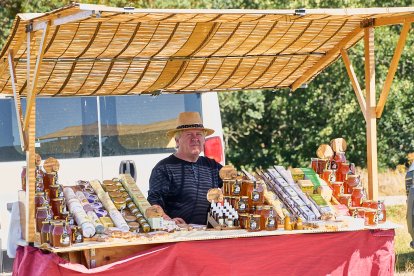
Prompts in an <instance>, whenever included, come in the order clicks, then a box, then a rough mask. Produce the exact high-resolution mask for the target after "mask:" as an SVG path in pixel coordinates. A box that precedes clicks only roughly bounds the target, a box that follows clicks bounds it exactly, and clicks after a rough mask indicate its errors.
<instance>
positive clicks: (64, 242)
mask: <svg viewBox="0 0 414 276" xmlns="http://www.w3.org/2000/svg"><path fill="white" fill-rule="evenodd" d="M52 240H53V246H54V247H68V246H70V244H71V232H70V228H69V227H68V225H67V224H66V223H65V222H61V221H58V222H55V224H54V227H53V231H52Z"/></svg>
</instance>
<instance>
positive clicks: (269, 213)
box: [260, 205, 277, 231]
mask: <svg viewBox="0 0 414 276" xmlns="http://www.w3.org/2000/svg"><path fill="white" fill-rule="evenodd" d="M260 229H262V230H267V231H273V230H276V229H277V219H276V217H275V212H274V210H273V207H272V206H269V205H266V206H264V207H263V211H262V217H261V219H260Z"/></svg>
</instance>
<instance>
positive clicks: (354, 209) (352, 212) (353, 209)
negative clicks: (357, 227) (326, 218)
mask: <svg viewBox="0 0 414 276" xmlns="http://www.w3.org/2000/svg"><path fill="white" fill-rule="evenodd" d="M349 215H350V216H351V217H353V218H357V217H358V208H357V207H349Z"/></svg>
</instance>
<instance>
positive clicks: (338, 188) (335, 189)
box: [331, 181, 344, 199]
mask: <svg viewBox="0 0 414 276" xmlns="http://www.w3.org/2000/svg"><path fill="white" fill-rule="evenodd" d="M331 188H332V195H333V196H334V197H335V198H337V199H338V198H339V195H340V194H343V193H344V183H343V182H339V181H335V182H332V183H331Z"/></svg>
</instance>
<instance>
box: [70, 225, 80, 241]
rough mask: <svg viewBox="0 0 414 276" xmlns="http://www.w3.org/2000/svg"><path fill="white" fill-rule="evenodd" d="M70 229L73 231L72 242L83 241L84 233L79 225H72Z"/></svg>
mask: <svg viewBox="0 0 414 276" xmlns="http://www.w3.org/2000/svg"><path fill="white" fill-rule="evenodd" d="M70 230H71V232H72V233H71V242H72V244H75V243H82V242H83V235H82V233H81V231H80V229H79V227H78V226H76V225H72V226H71V227H70Z"/></svg>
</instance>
